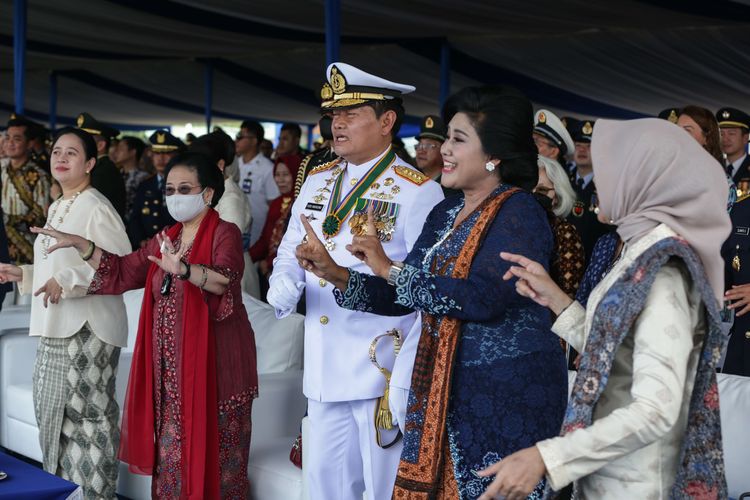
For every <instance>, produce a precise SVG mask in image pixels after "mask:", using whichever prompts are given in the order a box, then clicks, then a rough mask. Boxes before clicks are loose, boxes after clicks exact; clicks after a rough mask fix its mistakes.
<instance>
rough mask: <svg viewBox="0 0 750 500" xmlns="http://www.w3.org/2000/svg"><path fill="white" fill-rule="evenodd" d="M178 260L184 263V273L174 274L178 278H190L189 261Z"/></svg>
mask: <svg viewBox="0 0 750 500" xmlns="http://www.w3.org/2000/svg"><path fill="white" fill-rule="evenodd" d="M180 262H182V263H183V264H185V274H175V277H176V278H177V279H178V280H189V279H190V263H189V262H188V261H186V260H185V259H180Z"/></svg>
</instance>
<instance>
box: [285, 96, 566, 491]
mask: <svg viewBox="0 0 750 500" xmlns="http://www.w3.org/2000/svg"><path fill="white" fill-rule="evenodd" d="M443 116H444V118H445V121H446V122H447V123H448V139H447V140H446V141H445V142H444V143H443V145H442V147H441V154H442V155H443V162H444V164H445V165H444V168H443V172H442V178H441V184H442V185H443V186H445V187H449V188H452V189H456V190H461V191H462V193H463V194H462V195H461V196H452V197H449V198H446V199H445V200H444V201H442V202H441V203H439V204H438V205H436V206H435V208H433V210H432V212H431V213H430V215H429V216H428V217H427V221H426V222H425V224H424V227H423V229H422V233H421V234H420V236H419V238H418V239H417V242H416V243H415V244H414V248H413V249H412V251H411V252H410V253H409V255H408V256H407V257H406V260H405V262H403V263H401V262H392V261H391V260H390V259H388V257H387V256H386V254H385V252H384V250H383V246H382V243H381V241H380V239H379V238H378V236H377V235H376V234H377V229H376V224H375V220H374V219H373V216H372V214H370V220H369V224H368V226H369V227H368V234H367V235H364V236H357V237H355V238H354V239H353V240H352V245H351V247H350V248H349V251H350V252H352V253H353V254H354V255H355V256H357V257H359V258H360V259H362V260H363V261H364V262H365V264H367V266H368V267H369V268H370V269H371V270H372V273H373V274H365V273H359V272H356V271H354V270H351V269H347V268H344V267H340V266H338V265H337V264H336V263H335V262H334V261H333V260H332V259H331V257H330V255H328V253H327V251H326V250H325V247H324V246H323V244H322V243H321V242H320V241H319V240H318V239H317V238H316V237H315V234H314V233H313V231H312V229H311V228H310V226H309V223H308V222H307V220H306V219H304V218H303V224H305V226H306V227H307V229H308V231H307V234H308V238H307V239H308V242H306V243H303V244H300V245H299V246H298V247H297V256H298V258H299V259H300V261H301V263H302V265H303V266H304V267H305V268H306V269H307V270H309V271H311V272H314V273H315V274H316V275H318V276H319V277H321V278H323V279H326V280H327V281H329V282H330V283H333V284H334V285H335V287H336V290H335V291H334V295H335V296H336V301H337V302H338V304H339V305H340V306H342V307H346V308H349V309H355V310H360V311H368V312H375V313H376V314H384V315H394V316H396V315H403V314H407V313H409V312H412V311H414V310H417V311H421V312H422V325H421V326H422V329H421V335H413V334H410V335H409V336H408V337H407V340H406V343H405V345H404V346H403V348H402V349H401V353H400V354H399V356H404V355H406V354H405V353H406V352H407V351H410V350H411V349H414V350H415V351H416V358H415V362H414V367H413V372H412V377H411V390H410V391H409V392H408V394H407V395H406V396H404V395H403V394H402V393H401V391H400V390H397V389H396V388H395V387H390V389H389V391H391V401H392V402H393V403H394V404H392V405H391V407H392V408H394V412H393V413H394V414H396V416H397V420H398V422H399V426H400V428H401V429H402V430H403V433H404V448H403V451H402V454H401V462H400V464H399V468H398V476H397V478H396V486H395V490H394V493H393V497H394V498H397V499H416V498H440V499H454V498H461V499H474V498H477V497H478V496H479V495H480V494H481V493H482V491H483V490H484V488H485V487H486V486H487V485H488V484H489V480H488V479H482V478H480V477H478V476H477V474H476V473H477V471H479V470H481V469H484V468H485V467H487V466H489V465H490V463H492V462H495V461H497V460H500V459H503V458H505V457H507V456H509V455H510V454H511V453H513V452H514V451H516V450H518V449H521V448H525V447H527V446H529V445H530V444H531V443H533V442H536V441H537V440H539V439H546V438H547V437H552V436H553V435H555V434H556V433H557V432H558V431H559V428H560V422H561V421H562V416H563V408H564V407H565V396H566V386H567V377H566V371H565V359H564V357H563V354H562V352H561V350H560V345H559V343H558V340H557V338H555V336H554V335H552V334H551V333H550V331H549V326H550V315H549V313H548V311H546V310H545V309H544V308H542V307H541V306H539V305H537V304H534V302H533V301H532V300H529V299H527V298H524V297H519V296H518V295H517V294H516V293H515V290H514V288H513V286H512V284H511V283H509V282H507V281H504V280H503V279H502V277H503V275H504V274H505V273H506V272H507V270H508V269H509V267H510V266H509V264H508V263H507V262H505V261H503V260H502V259H500V258H499V254H500V252H503V251H511V252H513V251H516V252H517V251H524V252H529V253H531V254H533V255H535V256H536V257H535V259H536V260H538V261H539V262H544V266H545V267H546V266H547V264H548V263H549V261H550V257H551V254H552V234H551V232H550V227H549V223H548V222H547V216H546V214H545V212H544V210H543V209H542V207H541V206H540V204H539V203H538V202H537V201H536V199H535V198H534V196H533V195H532V194H531V193H530V192H529V191H531V189H533V188H534V186H536V183H537V178H538V175H539V167H538V166H537V153H536V147H535V146H534V143H533V142H532V140H531V134H529V130H531V128H532V112H531V103H530V102H529V100H528V99H527V98H526V97H525V96H523V95H522V94H520V93H519V92H518V91H517V90H515V89H512V88H509V87H469V88H465V89H463V90H462V91H460V92H458V93H456V94H454V95H453V96H451V97H450V98H449V99H448V101H447V102H446V104H445V107H444V110H443ZM514 249H515V250H514ZM411 339H414V344H410V341H411ZM411 352H414V351H411ZM407 398H408V405H400V401H404V400H406V399H407ZM399 406H405V407H406V408H404V410H403V413H404V414H405V419H403V418H402V417H401V416H400V415H401V414H402V413H401V411H400V410H399ZM488 419H490V420H491V421H492V422H493V423H495V424H496V425H488V422H487V421H488ZM543 436H545V437H543ZM539 479H540V480H541V479H542V478H541V477H540V478H539ZM535 487H536V488H537V491H536V494H537V495H539V494H541V491H542V490H543V483H542V482H539V484H538V485H535ZM532 489H533V488H532Z"/></svg>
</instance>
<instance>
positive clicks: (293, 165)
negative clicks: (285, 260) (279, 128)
mask: <svg viewBox="0 0 750 500" xmlns="http://www.w3.org/2000/svg"><path fill="white" fill-rule="evenodd" d="M301 161H302V160H301V158H300V157H299V156H298V155H289V156H282V157H280V158H277V159H276V162H275V163H274V166H273V180H274V181H275V182H276V186H278V188H279V192H280V193H281V196H279V197H278V198H276V199H274V200H272V201H271V203H270V205H269V206H268V217H267V218H266V223H265V225H264V226H263V232H262V233H261V235H260V239H258V241H256V242H255V244H254V245H253V246H252V247H250V258H251V259H252V261H253V262H257V263H258V270H259V271H260V274H261V276H263V278H264V280H265V281H268V277H269V276H270V275H271V271H272V270H273V260H274V259H275V258H276V251H277V250H278V248H279V243H281V238H283V237H284V232H286V227H287V225H288V224H289V215H290V214H291V212H292V204H293V203H294V180H295V179H296V178H297V171H298V170H299V166H300V162H301Z"/></svg>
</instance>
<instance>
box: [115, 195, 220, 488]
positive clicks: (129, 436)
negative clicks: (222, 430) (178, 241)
mask: <svg viewBox="0 0 750 500" xmlns="http://www.w3.org/2000/svg"><path fill="white" fill-rule="evenodd" d="M218 224H219V215H218V213H217V212H216V211H215V210H213V209H210V208H209V209H208V213H207V214H206V216H205V217H204V219H203V221H202V222H201V225H200V227H199V228H198V233H197V234H196V235H195V240H194V241H193V248H192V250H191V255H190V260H191V261H192V262H195V263H201V264H206V265H210V264H211V260H212V253H213V238H214V233H215V231H216V227H217V226H218ZM181 230H182V224H179V223H178V224H175V225H174V226H172V227H171V228H170V229H169V230H168V232H167V234H168V235H169V237H170V238H171V239H172V240H174V239H175V238H176V237H178V236H179V234H180V231H181ZM156 257H161V252H159V251H158V250H157V253H156ZM158 269H159V267H158V266H157V265H156V264H151V267H150V268H149V271H148V277H147V278H146V290H145V292H144V294H143V304H142V306H141V317H140V321H139V322H138V337H137V339H136V345H135V350H134V352H133V363H132V366H131V369H130V379H129V380H128V390H127V394H126V396H125V410H124V412H123V413H124V414H123V419H122V437H121V441H120V452H119V458H120V460H122V461H123V462H126V463H128V464H130V470H131V472H134V473H137V474H147V475H153V473H154V463H155V461H156V444H155V442H154V439H155V425H154V424H155V422H154V418H155V412H154V365H153V363H154V357H153V343H152V342H153V329H154V322H153V314H154V296H153V293H152V292H151V283H152V280H153V277H154V274H155V273H156V272H157V271H158ZM181 313H182V315H183V319H182V332H181V334H182V345H183V349H182V364H181V367H180V369H181V375H182V377H181V380H182V384H181V387H180V398H181V401H182V408H181V413H182V419H183V420H182V422H183V428H182V494H181V495H180V498H185V499H203V498H218V497H219V431H218V420H217V419H218V415H217V412H218V401H217V398H218V396H217V387H216V345H215V343H214V341H213V335H212V322H211V319H210V317H209V312H208V306H207V304H206V302H205V301H204V300H203V296H202V292H201V290H199V289H198V287H196V286H194V285H192V284H190V283H187V282H185V284H184V288H183V304H182V310H181Z"/></svg>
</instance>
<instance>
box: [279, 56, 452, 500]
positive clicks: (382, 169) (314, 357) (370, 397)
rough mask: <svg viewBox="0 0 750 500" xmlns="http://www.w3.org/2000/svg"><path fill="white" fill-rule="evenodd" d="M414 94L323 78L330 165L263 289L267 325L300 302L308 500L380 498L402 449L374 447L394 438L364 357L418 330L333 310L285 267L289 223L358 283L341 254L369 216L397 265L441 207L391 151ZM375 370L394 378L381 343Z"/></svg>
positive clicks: (321, 289) (322, 294) (290, 260)
mask: <svg viewBox="0 0 750 500" xmlns="http://www.w3.org/2000/svg"><path fill="white" fill-rule="evenodd" d="M414 90H415V88H414V87H412V86H410V85H402V84H399V83H394V82H390V81H388V80H385V79H382V78H379V77H377V76H374V75H371V74H368V73H365V72H364V71H361V70H359V69H358V68H355V67H353V66H351V65H348V64H345V63H334V64H331V65H330V66H329V67H328V69H327V82H326V83H325V84H324V85H323V88H322V90H321V98H322V104H321V111H322V112H323V113H331V114H332V116H333V123H332V131H333V140H334V149H335V151H336V153H337V154H338V155H339V157H340V158H339V159H338V160H335V161H333V162H331V163H329V164H324V165H321V166H319V167H317V168H316V169H314V170H313V171H311V172H310V174H309V175H308V177H307V179H306V180H305V183H304V185H303V186H302V189H301V191H300V194H299V196H298V197H297V200H296V201H295V203H294V205H293V207H292V214H291V219H290V222H289V228H288V229H287V232H286V234H285V235H284V238H283V240H282V242H281V245H280V247H279V250H278V256H277V258H276V260H275V261H274V267H273V274H272V276H271V278H270V280H269V281H270V289H269V292H268V302H269V303H270V304H271V305H272V306H274V307H275V309H276V314H277V316H279V317H283V316H285V315H287V314H289V313H290V312H292V311H293V310H294V308H295V307H296V304H297V301H298V300H299V298H300V296H301V295H302V293H303V291H304V292H305V294H306V295H305V297H306V304H307V315H306V318H305V374H304V393H305V396H307V398H308V402H309V403H308V416H309V422H310V437H309V439H308V440H307V441H306V442H305V443H304V446H305V447H306V448H307V450H309V459H308V460H307V461H306V462H305V465H304V470H305V474H306V475H307V481H308V484H309V489H310V496H311V498H312V499H315V500H339V499H340V500H351V499H359V498H362V493H363V491H365V490H366V491H367V496H368V499H369V500H381V499H390V498H391V495H392V492H393V485H394V482H395V479H396V472H397V468H398V463H399V458H400V455H401V448H402V443H401V442H398V441H396V442H395V444H393V445H392V446H390V447H387V448H386V447H381V446H380V445H381V444H382V445H388V444H390V443H389V442H390V441H393V440H394V436H395V434H396V433H395V430H393V431H382V430H381V431H378V430H376V426H375V424H376V423H375V413H376V408H377V406H378V398H379V397H381V396H383V394H384V389H385V378H384V376H383V374H382V373H381V372H380V371H379V370H378V369H377V368H376V367H375V366H373V364H372V363H371V361H370V359H369V357H368V349H369V347H370V344H371V342H372V341H373V339H374V338H375V337H376V336H378V335H381V334H383V333H386V331H388V330H392V329H398V330H399V331H400V332H401V333H402V335H403V336H404V337H408V335H409V333H410V332H412V331H416V332H417V334H418V333H419V328H415V329H414V330H412V327H413V326H414V324H415V323H416V322H418V316H417V314H416V313H412V314H408V315H405V316H397V317H385V316H378V315H375V314H369V313H364V312H357V311H350V310H347V309H342V308H340V307H338V305H337V304H336V301H335V299H334V296H333V293H332V291H333V286H332V285H331V284H329V283H326V282H325V281H324V280H320V279H318V278H317V277H316V276H315V275H314V274H312V273H311V272H306V271H305V270H304V269H303V268H302V267H300V264H299V262H298V260H297V258H296V257H295V248H296V247H297V245H299V244H301V243H302V241H303V238H304V237H305V228H304V226H303V225H302V223H301V219H300V216H301V215H303V214H304V215H305V216H306V217H307V219H308V221H309V222H310V225H311V226H312V228H313V230H314V232H315V234H316V235H317V236H318V238H320V240H321V241H323V242H324V244H325V245H326V248H327V249H328V251H329V252H330V255H331V257H333V259H334V260H335V261H336V262H337V263H338V264H339V265H341V266H345V267H350V268H352V269H355V270H357V271H359V272H366V273H370V269H369V268H368V267H367V266H366V265H364V264H363V263H362V262H361V261H360V260H359V259H357V258H356V257H355V256H353V255H352V254H351V253H349V252H348V251H347V249H346V245H348V244H349V243H351V240H352V235H353V234H364V232H365V231H366V227H367V226H366V223H367V211H368V209H370V207H372V210H373V213H374V215H375V217H376V220H377V224H376V225H377V230H378V235H379V237H380V238H381V240H382V241H383V242H384V248H385V251H386V253H387V254H388V256H389V257H390V258H391V259H392V260H394V261H401V260H403V259H404V258H405V257H406V255H407V254H408V253H409V251H410V250H411V248H412V246H413V245H414V243H415V241H416V239H417V237H418V236H419V234H420V232H421V231H422V226H423V224H424V221H425V219H426V218H427V214H428V213H429V212H430V210H431V209H432V208H433V206H435V205H436V204H437V203H439V202H440V201H441V200H442V199H443V193H442V190H441V188H440V185H439V184H437V183H435V182H434V181H432V180H431V179H429V178H428V177H427V176H425V175H424V174H422V173H421V172H419V171H418V170H416V169H414V168H413V167H411V166H409V165H408V164H407V163H406V162H404V161H403V160H401V159H400V158H399V157H398V156H396V155H395V154H394V153H393V151H392V149H391V142H392V139H393V136H394V135H395V134H396V133H397V132H398V129H399V127H400V124H401V120H402V119H403V116H404V108H403V105H402V101H401V96H402V95H403V94H407V93H410V92H413V91H414ZM414 340H416V339H412V340H411V341H408V338H407V339H406V340H405V342H407V343H408V345H411V344H412V343H413V341H414ZM411 351H413V350H412V349H409V350H408V351H407V352H406V353H404V354H405V355H404V356H401V355H400V356H398V362H397V363H396V364H404V365H408V367H405V368H404V369H398V370H397V372H396V373H395V374H394V375H395V376H396V377H397V378H398V380H393V381H392V384H393V385H397V386H398V387H401V388H402V389H408V387H409V384H410V380H409V379H410V375H409V374H410V373H411V365H412V364H413V362H414V352H411ZM377 362H378V364H379V365H380V366H382V367H384V368H386V369H388V370H394V362H395V355H394V345H393V343H392V342H380V343H379V344H378V348H377ZM399 374H403V375H399ZM402 379H403V380H402ZM402 386H403V387H402ZM400 392H403V390H402V391H400ZM400 399H401V400H403V398H400ZM398 413H402V410H399V411H398ZM378 434H380V436H379V435H378Z"/></svg>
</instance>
